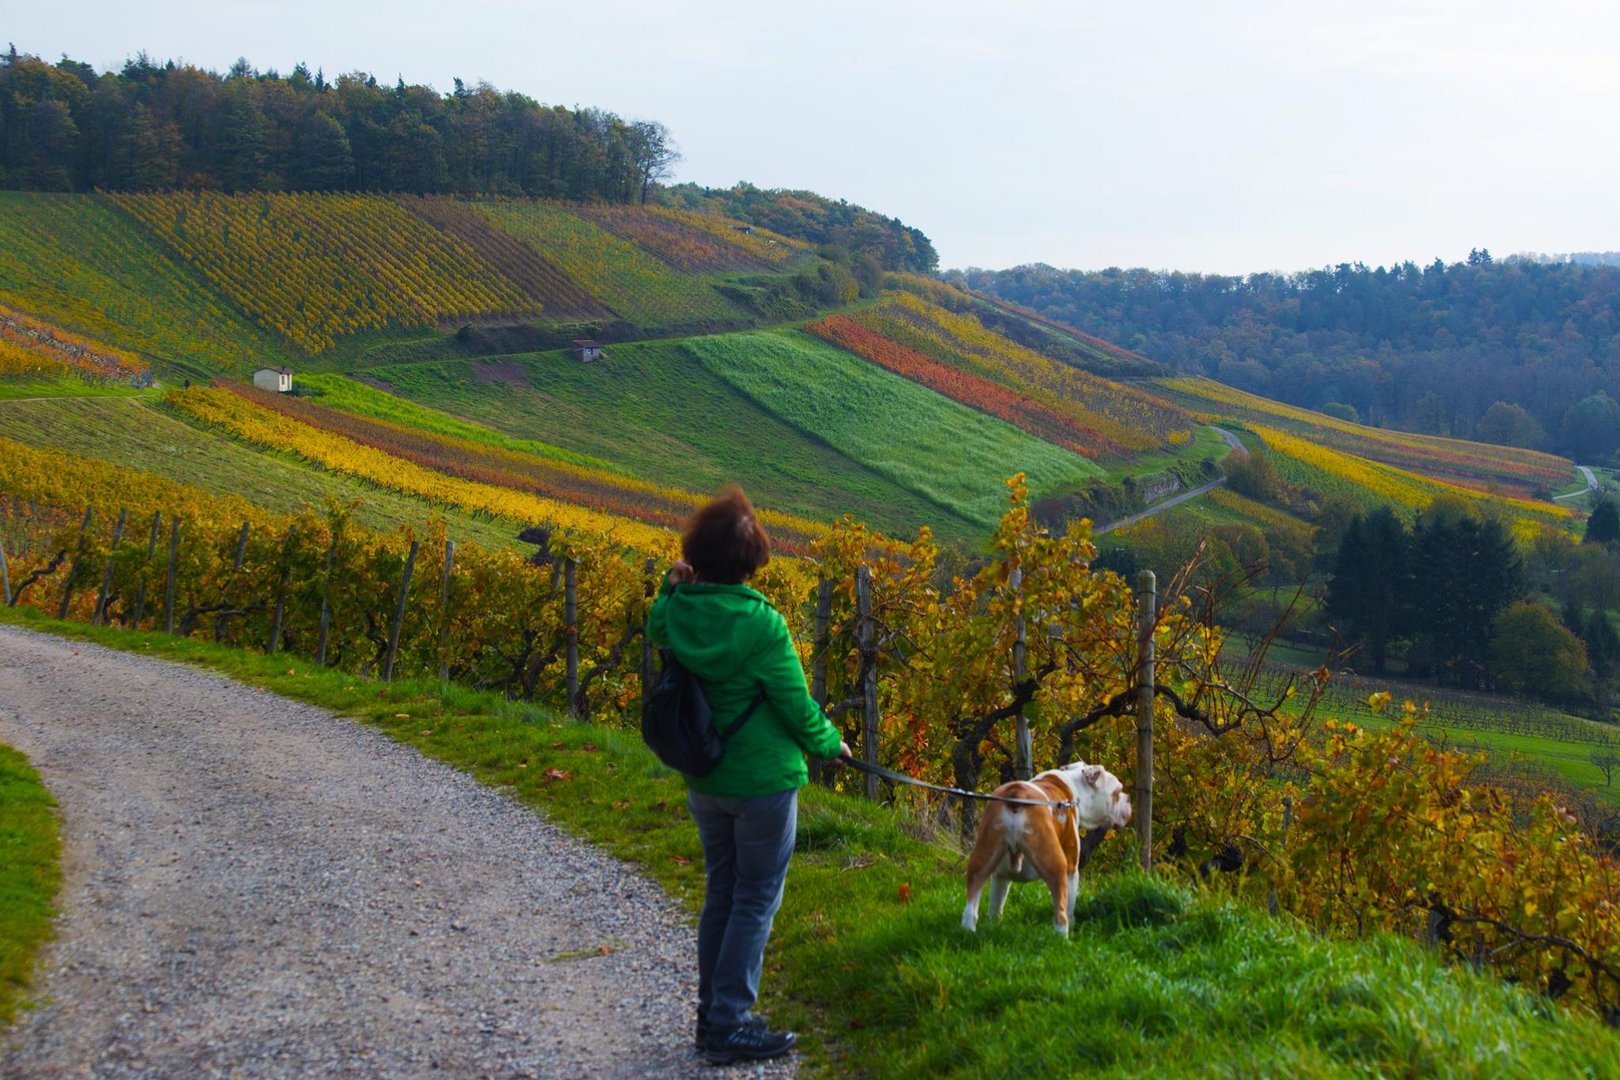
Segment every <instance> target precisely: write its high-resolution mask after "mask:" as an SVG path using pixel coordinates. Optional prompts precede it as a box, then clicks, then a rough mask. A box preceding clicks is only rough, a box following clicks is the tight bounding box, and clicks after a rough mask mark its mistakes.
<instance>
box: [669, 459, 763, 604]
mask: <svg viewBox="0 0 1620 1080" xmlns="http://www.w3.org/2000/svg"><path fill="white" fill-rule="evenodd" d="M681 557H682V558H684V559H685V560H686V561H687V562H689V563H691V564H692V569H693V570H694V571H696V572H697V576H698V580H700V581H709V582H713V583H715V584H717V585H738V584H741V583H742V582H744V581H746V580H747V579H748V578H750V577H752V576H753V574H754V572H755V571H757V570H758V569H759V568H760V567H762V566H764V565H765V564H766V563H768V562H770V561H771V540H770V537H768V536H766V535H765V530H764V529H763V528H761V527H760V524H759V517H758V516H757V515H756V514H755V513H754V504H753V503H751V502H749V501H748V496H746V495H744V494H743V490H742V488H740V487H738V486H737V485H735V484H733V485H731V486H730V487H728V488H726V489H725V490H724V491H722V492H720V494H719V495H716V496H715V497H714V499H713V501H711V502H710V503H709V504H708V505H707V506H705V507H703V508H702V509H700V510H699V511H698V512H697V513H695V514H693V515H692V516H691V517H690V518H687V520H686V527H685V528H684V529H683V530H682V531H681Z"/></svg>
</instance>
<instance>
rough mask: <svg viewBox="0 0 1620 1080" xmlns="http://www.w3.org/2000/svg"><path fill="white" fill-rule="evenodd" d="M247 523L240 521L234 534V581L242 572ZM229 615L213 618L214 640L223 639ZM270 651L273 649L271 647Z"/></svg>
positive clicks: (232, 576) (232, 574) (245, 550)
mask: <svg viewBox="0 0 1620 1080" xmlns="http://www.w3.org/2000/svg"><path fill="white" fill-rule="evenodd" d="M247 542H248V523H247V522H245V521H244V522H242V530H241V532H239V533H238V534H237V536H236V559H235V560H234V561H233V562H232V563H231V580H232V581H233V582H234V581H236V580H237V578H238V577H239V576H240V575H241V573H242V560H243V559H244V558H246V557H247ZM227 622H229V616H226V615H221V616H219V617H218V618H216V619H215V620H214V640H215V641H219V642H223V641H224V640H225V626H226V623H227ZM271 651H272V652H274V651H275V650H274V649H272V650H271Z"/></svg>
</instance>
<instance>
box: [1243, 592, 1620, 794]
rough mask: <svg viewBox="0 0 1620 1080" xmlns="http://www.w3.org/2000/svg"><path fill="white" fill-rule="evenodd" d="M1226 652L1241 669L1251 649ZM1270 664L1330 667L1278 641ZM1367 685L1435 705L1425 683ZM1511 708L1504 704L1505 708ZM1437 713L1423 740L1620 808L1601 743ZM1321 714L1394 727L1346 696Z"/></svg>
mask: <svg viewBox="0 0 1620 1080" xmlns="http://www.w3.org/2000/svg"><path fill="white" fill-rule="evenodd" d="M1288 592H1289V590H1276V595H1274V598H1275V599H1278V600H1279V601H1280V602H1282V603H1287V601H1288V595H1286V594H1287V593H1288ZM1302 613H1303V612H1302ZM1226 652H1227V654H1228V656H1229V658H1230V660H1231V661H1232V662H1233V663H1238V664H1240V663H1242V662H1243V661H1244V659H1245V657H1246V655H1247V645H1246V643H1245V642H1244V641H1243V640H1241V639H1239V637H1238V636H1237V635H1235V634H1234V635H1233V636H1232V637H1231V638H1229V639H1228V645H1227V648H1226ZM1266 660H1267V661H1268V662H1269V663H1277V664H1287V665H1292V666H1293V667H1296V668H1301V669H1306V670H1309V669H1313V668H1317V667H1320V666H1321V665H1322V664H1323V663H1324V662H1325V660H1326V656H1325V655H1324V654H1323V652H1322V651H1321V650H1320V649H1310V648H1306V647H1304V646H1300V645H1292V644H1289V643H1287V642H1282V641H1279V642H1274V643H1273V644H1272V645H1271V646H1270V647H1269V648H1268V649H1267V650H1266ZM1363 680H1364V682H1365V681H1370V682H1372V683H1373V684H1374V685H1380V686H1383V687H1384V688H1385V689H1387V690H1388V691H1389V692H1390V694H1391V695H1393V699H1394V701H1395V703H1396V707H1398V705H1399V703H1400V702H1402V701H1405V700H1408V699H1410V700H1411V701H1413V702H1414V703H1416V704H1419V705H1422V704H1424V703H1425V702H1428V701H1429V700H1430V699H1429V695H1428V694H1426V693H1425V691H1428V690H1430V689H1431V688H1430V687H1428V686H1426V685H1424V684H1419V683H1413V682H1408V681H1404V680H1399V679H1393V678H1391V679H1388V680H1386V681H1383V682H1380V681H1379V680H1378V679H1377V678H1376V676H1370V675H1369V676H1363ZM1508 704H1509V703H1506V702H1505V703H1504V707H1506V706H1507V705H1508ZM1512 704H1513V705H1514V707H1520V706H1517V703H1512ZM1433 708H1434V710H1435V711H1434V714H1433V717H1432V719H1431V720H1430V721H1428V722H1426V723H1424V724H1423V725H1422V726H1421V728H1420V729H1419V730H1420V731H1422V733H1423V734H1424V735H1426V736H1428V737H1430V738H1433V739H1437V740H1443V741H1444V742H1445V744H1446V745H1448V746H1450V747H1452V748H1453V749H1474V748H1478V749H1480V750H1484V751H1485V752H1486V754H1487V755H1488V758H1489V760H1490V761H1491V762H1492V763H1493V764H1496V765H1507V764H1510V763H1511V762H1512V761H1514V760H1516V759H1521V758H1522V759H1525V760H1527V761H1529V762H1532V763H1534V764H1536V765H1539V766H1541V767H1543V768H1545V769H1547V770H1549V771H1550V772H1552V773H1553V774H1554V775H1555V776H1556V777H1557V778H1558V779H1559V780H1560V781H1562V782H1563V783H1564V784H1565V785H1567V786H1568V787H1569V788H1571V789H1574V790H1577V791H1582V792H1585V793H1587V794H1589V795H1591V796H1593V797H1595V798H1597V799H1599V800H1601V801H1603V802H1607V803H1612V804H1616V805H1620V787H1615V786H1611V785H1608V784H1606V783H1605V782H1604V779H1603V772H1602V770H1600V769H1599V768H1598V767H1597V766H1596V765H1594V764H1592V760H1591V758H1592V753H1593V751H1594V750H1596V749H1598V747H1597V746H1596V744H1594V743H1591V742H1583V741H1578V740H1575V739H1560V738H1556V737H1554V736H1551V735H1539V734H1515V733H1512V732H1506V731H1494V730H1489V729H1482V728H1476V727H1471V726H1469V725H1468V724H1466V723H1463V722H1459V721H1457V720H1456V719H1455V718H1453V719H1450V720H1448V718H1447V717H1446V715H1445V713H1446V705H1445V701H1444V699H1443V698H1442V699H1441V700H1440V701H1438V702H1437V703H1434V704H1433ZM1545 711H1546V712H1547V713H1551V714H1553V715H1554V716H1555V717H1558V718H1560V719H1561V720H1563V721H1566V722H1567V723H1568V724H1570V725H1572V726H1575V727H1586V728H1589V729H1592V730H1595V731H1596V732H1597V733H1598V734H1602V735H1609V736H1613V735H1614V734H1615V731H1614V728H1613V726H1612V725H1604V724H1598V723H1596V722H1595V721H1591V720H1586V719H1584V718H1582V717H1579V716H1573V715H1570V714H1567V713H1558V712H1557V711H1556V710H1554V709H1551V708H1548V709H1546V710H1545ZM1317 715H1318V716H1330V717H1333V718H1334V719H1337V720H1346V721H1349V722H1351V723H1355V724H1360V725H1361V726H1363V727H1368V728H1381V727H1385V726H1388V725H1389V724H1390V723H1392V722H1393V721H1392V719H1391V716H1390V715H1389V714H1388V713H1378V712H1374V711H1373V710H1372V709H1371V708H1370V707H1369V706H1368V705H1367V704H1366V702H1364V701H1361V700H1358V698H1357V697H1356V696H1354V695H1351V694H1349V693H1347V692H1346V693H1339V694H1335V695H1333V696H1332V697H1331V698H1329V699H1325V700H1324V701H1323V703H1322V704H1321V705H1319V706H1318V708H1317Z"/></svg>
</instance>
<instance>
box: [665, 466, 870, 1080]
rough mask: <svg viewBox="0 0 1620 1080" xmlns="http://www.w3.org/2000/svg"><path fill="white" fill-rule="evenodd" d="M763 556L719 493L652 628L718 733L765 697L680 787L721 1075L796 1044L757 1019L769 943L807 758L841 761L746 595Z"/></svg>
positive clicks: (706, 1014) (783, 634) (704, 996)
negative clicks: (687, 675)
mask: <svg viewBox="0 0 1620 1080" xmlns="http://www.w3.org/2000/svg"><path fill="white" fill-rule="evenodd" d="M770 552H771V546H770V540H769V538H768V537H767V536H766V535H765V530H764V529H762V528H761V527H760V524H759V519H758V518H757V516H756V515H755V513H754V508H753V506H752V505H751V504H750V503H749V501H748V498H747V496H745V495H744V494H743V493H742V489H741V488H736V487H732V488H729V489H727V490H726V491H724V492H722V493H721V494H720V496H719V497H717V498H716V499H715V500H714V501H713V502H711V503H709V504H708V505H707V506H705V507H703V508H702V509H701V510H699V511H698V512H697V513H695V514H693V515H692V517H691V519H690V520H689V521H687V523H686V528H685V530H684V532H683V533H682V536H681V554H682V558H681V560H680V561H678V562H676V563H675V565H674V566H672V567H671V568H670V570H669V573H668V574H667V575H666V576H665V578H664V585H663V588H662V589H661V590H660V591H659V594H658V599H657V600H656V601H655V602H654V603H653V607H652V612H651V614H649V615H648V617H647V634H648V636H649V637H650V638H651V640H652V641H653V643H654V644H656V645H659V646H662V647H664V648H667V649H669V650H671V651H672V652H673V653H674V654H675V657H676V659H678V660H679V661H680V662H681V663H682V664H683V665H684V666H685V667H686V669H687V670H688V671H690V672H692V673H693V674H694V675H696V676H697V677H698V679H699V680H700V681H701V682H702V684H703V690H704V694H705V696H706V697H707V698H708V701H709V707H710V709H711V710H712V712H713V716H714V722H715V726H716V727H718V728H724V727H725V726H727V725H728V724H730V723H731V721H732V720H733V719H734V718H735V717H738V716H741V715H742V713H743V711H744V710H745V709H747V708H748V707H749V705H750V704H751V703H752V702H753V701H755V700H756V699H761V700H760V704H759V706H758V707H757V708H756V709H755V710H754V712H753V714H752V715H751V716H750V717H749V719H748V721H747V722H746V723H744V724H743V726H742V727H741V728H739V729H738V730H737V731H736V732H735V733H734V734H733V735H732V736H731V738H730V739H729V740H728V741H727V742H726V753H725V757H724V758H723V759H722V760H721V762H720V764H719V765H718V766H717V767H716V768H715V770H714V771H713V772H711V773H710V774H709V775H707V776H703V777H696V776H688V777H687V778H686V786H687V805H688V806H689V807H690V809H691V811H692V818H693V820H694V821H696V822H697V829H698V836H699V838H700V839H701V840H702V842H703V862H704V868H705V870H706V873H707V886H706V889H705V892H704V896H703V914H702V915H701V916H700V918H699V920H698V1021H697V1041H698V1046H699V1048H700V1049H701V1050H702V1051H703V1054H704V1056H705V1057H706V1058H708V1060H710V1061H711V1062H714V1063H716V1064H725V1063H728V1062H732V1061H737V1060H762V1059H764V1058H772V1057H777V1056H778V1055H781V1054H785V1053H787V1052H788V1051H789V1050H791V1049H792V1048H793V1045H794V1042H795V1041H796V1039H795V1036H794V1034H793V1033H792V1032H791V1031H773V1030H771V1029H770V1028H769V1027H768V1026H767V1025H766V1024H765V1021H764V1020H763V1019H762V1018H760V1017H758V1016H755V1015H754V1012H753V1008H754V1002H755V1000H756V999H757V997H758V996H759V975H760V970H761V968H762V967H763V965H764V959H765V942H766V940H767V939H768V938H769V937H770V933H771V920H772V919H773V918H774V917H775V915H776V911H777V909H778V908H779V907H781V906H782V889H783V885H784V883H785V881H786V879H787V868H788V860H789V859H790V858H791V857H792V855H793V838H794V833H795V829H796V827H797V823H798V789H799V788H800V787H801V786H802V785H803V784H804V783H805V781H807V780H808V779H809V769H808V768H807V767H806V765H805V755H807V754H808V755H809V756H811V757H814V758H818V759H827V760H830V759H834V758H837V757H840V756H842V755H844V754H847V753H849V747H848V746H846V745H845V744H844V742H843V740H842V739H841V738H840V737H839V734H838V729H837V728H836V727H834V726H833V724H832V721H830V720H828V719H827V717H826V714H824V713H823V712H822V711H821V706H819V705H817V704H816V702H815V700H814V699H813V698H811V697H810V692H809V689H808V688H807V687H806V686H805V682H804V669H803V668H802V667H801V666H800V664H799V654H798V652H797V651H796V650H795V649H794V647H793V638H792V636H791V635H790V634H789V633H788V627H787V622H786V621H785V620H784V619H783V618H782V616H781V613H779V612H778V611H777V610H776V609H775V608H773V607H772V606H771V604H770V601H768V600H766V599H765V597H763V596H761V595H760V594H759V593H757V592H755V591H754V590H753V589H751V588H749V587H748V586H747V585H745V584H744V582H745V581H746V580H747V579H748V578H749V577H751V576H753V574H754V573H755V572H756V571H757V570H759V568H760V567H762V566H764V565H765V563H766V562H767V561H769V559H770Z"/></svg>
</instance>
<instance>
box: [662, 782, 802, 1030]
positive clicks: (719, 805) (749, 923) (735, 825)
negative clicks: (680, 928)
mask: <svg viewBox="0 0 1620 1080" xmlns="http://www.w3.org/2000/svg"><path fill="white" fill-rule="evenodd" d="M686 805H687V806H688V807H689V808H690V809H691V811H692V819H693V820H694V821H696V822H697V830H698V838H699V839H700V840H702V841H703V865H704V868H705V869H706V870H707V872H708V883H707V887H706V888H705V890H704V894H703V914H702V915H701V916H700V917H699V918H698V1016H700V1017H703V1018H705V1019H707V1021H708V1022H709V1024H710V1025H711V1026H713V1027H717V1028H729V1027H734V1026H736V1025H738V1024H741V1023H743V1022H744V1021H746V1020H747V1019H748V1018H749V1016H750V1015H751V1014H752V1010H753V1008H754V1001H755V1000H756V999H757V998H758V997H759V973H760V969H761V968H762V967H763V966H764V964H765V941H766V939H767V938H769V937H770V936H771V920H772V919H773V918H775V916H776V910H777V908H779V907H781V906H782V886H783V884H784V883H785V882H786V881H787V868H788V860H789V859H791V858H792V857H793V837H794V834H795V832H796V831H797V829H798V823H799V793H798V791H797V790H788V791H782V792H778V793H777V794H775V795H761V796H758V797H756V798H752V799H728V798H725V797H723V796H720V795H703V794H700V793H698V792H696V791H688V792H687V793H686Z"/></svg>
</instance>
